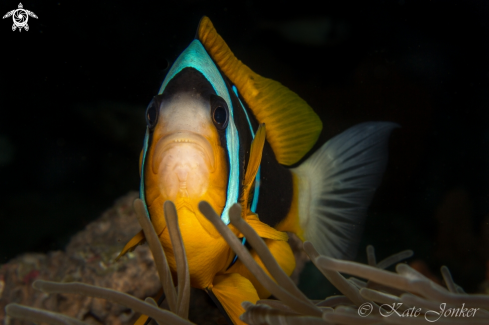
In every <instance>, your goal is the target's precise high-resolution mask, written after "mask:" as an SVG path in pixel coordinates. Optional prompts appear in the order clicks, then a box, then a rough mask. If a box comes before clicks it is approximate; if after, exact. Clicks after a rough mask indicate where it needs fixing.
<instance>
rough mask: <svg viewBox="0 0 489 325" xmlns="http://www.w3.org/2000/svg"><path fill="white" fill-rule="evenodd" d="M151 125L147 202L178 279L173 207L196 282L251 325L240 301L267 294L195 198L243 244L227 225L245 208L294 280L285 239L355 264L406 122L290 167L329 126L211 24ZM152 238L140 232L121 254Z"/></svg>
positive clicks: (203, 26) (163, 92) (362, 134)
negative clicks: (169, 224) (169, 211)
mask: <svg viewBox="0 0 489 325" xmlns="http://www.w3.org/2000/svg"><path fill="white" fill-rule="evenodd" d="M146 122H147V129H146V136H145V139H144V147H143V150H142V152H141V157H140V173H141V187H140V196H141V199H142V201H143V202H144V203H145V204H146V209H147V212H149V216H150V218H151V221H152V223H153V225H154V227H155V230H156V233H157V234H158V236H159V239H160V241H161V244H162V245H163V248H164V250H165V253H166V256H167V259H168V263H169V265H170V268H171V270H172V272H173V273H174V274H176V264H175V258H174V256H173V250H172V245H171V241H170V237H169V233H168V229H167V228H166V223H165V218H164V215H163V203H164V202H165V201H166V200H171V201H173V202H174V203H175V205H176V208H177V211H178V216H179V218H178V222H179V226H180V230H181V233H182V237H183V242H184V245H185V250H186V253H187V259H188V266H189V272H190V281H191V285H192V286H193V287H195V288H199V289H204V290H206V291H207V292H208V293H210V294H212V295H214V297H215V298H217V299H218V301H219V303H220V304H221V305H222V307H223V308H224V310H225V311H226V313H227V315H228V316H229V318H230V320H231V321H232V322H233V323H234V324H243V322H242V321H241V320H240V319H239V315H241V314H242V313H243V312H244V309H243V307H241V302H243V301H250V302H252V303H256V301H257V300H258V299H261V298H266V297H268V296H269V295H270V293H269V292H268V291H267V290H266V289H265V288H264V287H263V286H262V285H261V284H260V283H259V282H257V280H256V279H255V278H254V276H253V275H252V274H251V273H250V272H249V271H248V269H247V268H246V267H245V266H244V265H243V264H242V263H241V261H240V260H239V259H238V260H236V258H235V254H234V252H233V251H232V250H231V249H230V247H229V246H228V245H227V243H226V242H225V241H224V239H223V238H222V237H221V236H220V235H219V233H218V232H217V230H216V229H215V228H214V227H213V226H212V224H211V223H210V222H209V221H208V220H207V219H206V218H205V217H204V216H203V215H202V214H201V212H200V211H199V209H198V203H199V202H200V201H207V202H209V203H210V205H211V206H212V207H213V208H214V210H215V211H216V212H217V213H218V214H219V215H220V216H221V219H222V221H223V222H224V223H225V224H228V225H229V227H230V228H231V230H232V231H233V232H234V233H235V234H236V235H237V236H238V237H240V238H243V235H242V234H240V233H239V231H237V230H236V229H235V228H234V227H233V226H232V225H230V224H229V215H228V211H229V209H230V207H231V205H232V204H234V203H236V202H239V203H240V204H241V206H242V208H243V209H242V211H243V218H244V219H245V220H246V221H247V222H248V223H249V225H250V226H251V227H253V228H254V229H255V231H256V232H257V233H258V234H259V235H260V236H261V237H262V238H264V239H265V242H266V243H267V245H268V248H269V249H270V251H271V253H272V254H273V255H274V257H275V258H276V260H277V262H278V263H279V265H280V266H281V267H282V269H283V270H284V271H285V272H286V273H287V274H289V275H290V274H291V273H292V271H293V270H294V268H295V260H294V255H293V253H292V250H291V248H290V246H289V244H288V243H287V239H288V236H287V234H286V232H293V233H295V234H297V235H298V236H299V237H300V238H301V239H302V240H308V241H311V242H312V243H313V244H314V246H315V247H316V248H317V250H318V251H319V252H320V253H321V254H324V255H328V256H333V257H340V258H351V257H353V255H354V254H355V251H356V246H357V244H358V242H359V240H360V234H361V231H362V228H363V224H364V218H365V215H366V210H367V206H368V205H369V204H370V201H371V199H372V196H373V194H374V191H375V189H376V188H377V186H378V185H379V183H380V179H381V177H382V174H383V172H384V169H385V166H386V163H387V143H388V137H389V134H390V132H391V131H392V130H393V129H394V128H395V127H396V126H397V125H396V124H394V123H388V122H368V123H362V124H359V125H357V126H354V127H352V128H350V129H348V130H346V131H345V132H343V133H341V134H339V135H338V136H336V137H334V138H333V139H331V140H329V141H328V142H327V143H325V144H324V145H323V146H322V147H321V148H320V149H319V150H318V151H317V152H316V153H314V154H313V155H312V156H311V157H310V158H308V159H307V160H306V161H305V162H303V163H302V164H301V165H299V166H298V167H296V168H288V166H291V165H293V164H295V163H297V162H298V161H299V160H300V159H301V158H302V157H303V156H304V155H305V154H306V153H307V152H308V151H309V150H310V149H311V148H312V146H313V145H314V143H315V142H316V140H317V138H318V136H319V133H320V132H321V129H322V123H321V120H320V119H319V117H318V116H317V115H316V114H315V113H314V111H313V110H312V108H311V107H309V105H307V103H306V102H305V101H304V100H302V99H301V98H300V97H299V96H298V95H297V94H295V93H294V92H292V91H290V90H289V89H288V88H286V87H284V86H283V85H281V84H280V83H278V82H276V81H273V80H270V79H267V78H263V77H261V76H259V75H257V74H256V73H254V72H253V71H252V70H251V69H250V68H248V67H247V66H246V65H244V64H243V63H242V62H241V61H239V60H238V59H237V58H236V57H235V56H234V55H233V53H232V52H231V50H230V49H229V47H228V46H227V45H226V43H225V42H224V40H223V39H222V38H221V36H219V34H217V32H216V30H215V29H214V27H213V25H212V23H211V21H210V20H209V18H207V17H204V18H202V20H201V21H200V24H199V27H198V31H197V35H196V39H194V40H193V41H192V42H191V43H190V45H189V46H188V47H187V48H186V49H185V50H184V51H183V53H182V54H181V55H180V56H179V57H178V59H177V60H176V61H175V63H174V64H173V65H172V67H171V68H170V70H169V72H168V74H167V75H166V77H165V79H164V81H163V84H162V85H161V88H160V91H159V93H158V95H157V96H155V97H154V98H153V100H152V101H151V103H150V104H149V106H148V108H147V111H146ZM265 126H266V127H265ZM143 241H144V234H143V233H142V232H140V233H139V234H137V235H136V236H135V237H134V238H133V239H132V240H131V241H130V242H129V243H128V244H127V245H126V246H125V247H124V249H123V251H122V252H121V254H124V253H125V252H127V251H128V250H130V249H132V248H134V247H135V246H136V245H138V244H140V243H141V242H143ZM244 241H245V239H244V238H243V243H244ZM251 253H252V255H253V256H254V258H255V259H256V261H257V262H258V264H259V265H261V266H262V267H263V264H262V263H261V261H260V259H259V258H258V257H257V255H256V254H255V253H254V252H253V251H251ZM143 319H144V320H145V318H144V317H143Z"/></svg>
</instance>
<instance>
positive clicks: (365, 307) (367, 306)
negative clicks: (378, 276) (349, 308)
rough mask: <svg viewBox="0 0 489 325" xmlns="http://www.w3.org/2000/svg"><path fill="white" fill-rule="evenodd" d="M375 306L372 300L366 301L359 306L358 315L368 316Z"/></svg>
mask: <svg viewBox="0 0 489 325" xmlns="http://www.w3.org/2000/svg"><path fill="white" fill-rule="evenodd" d="M373 309H374V306H373V305H372V304H371V303H370V302H364V303H363V304H362V305H361V306H360V307H358V315H360V316H362V317H367V316H368V315H370V313H371V312H372V310H373Z"/></svg>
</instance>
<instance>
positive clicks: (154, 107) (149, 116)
mask: <svg viewBox="0 0 489 325" xmlns="http://www.w3.org/2000/svg"><path fill="white" fill-rule="evenodd" d="M158 108H159V107H158V101H157V100H156V98H153V100H152V101H151V103H149V105H148V108H146V124H147V125H148V127H149V128H150V129H153V128H154V127H155V126H156V122H157V121H158V113H159V109H158Z"/></svg>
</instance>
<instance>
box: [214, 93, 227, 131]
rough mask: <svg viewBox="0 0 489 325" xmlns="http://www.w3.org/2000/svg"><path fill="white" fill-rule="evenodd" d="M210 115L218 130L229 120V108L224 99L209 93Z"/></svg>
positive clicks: (224, 126) (222, 128)
mask: <svg viewBox="0 0 489 325" xmlns="http://www.w3.org/2000/svg"><path fill="white" fill-rule="evenodd" d="M210 102H211V116H212V121H213V122H214V125H215V126H216V128H217V129H218V130H224V129H225V128H226V127H227V125H228V121H229V109H228V105H227V104H226V101H225V100H224V99H223V98H222V97H219V96H216V95H211V99H210Z"/></svg>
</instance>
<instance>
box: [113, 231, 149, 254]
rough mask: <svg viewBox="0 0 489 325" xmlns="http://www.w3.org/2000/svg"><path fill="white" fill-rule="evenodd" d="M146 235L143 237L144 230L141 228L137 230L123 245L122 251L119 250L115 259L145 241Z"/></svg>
mask: <svg viewBox="0 0 489 325" xmlns="http://www.w3.org/2000/svg"><path fill="white" fill-rule="evenodd" d="M145 240H146V237H144V232H143V231H142V230H141V231H140V232H138V233H137V234H136V235H135V236H134V237H132V238H131V240H130V241H129V242H128V243H127V244H126V246H124V248H123V249H122V251H121V252H120V254H119V256H117V258H116V259H115V260H116V261H117V260H119V258H121V257H122V256H124V254H126V253H127V252H132V251H133V250H134V248H136V246H138V245H141V244H143V243H144V242H145Z"/></svg>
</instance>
